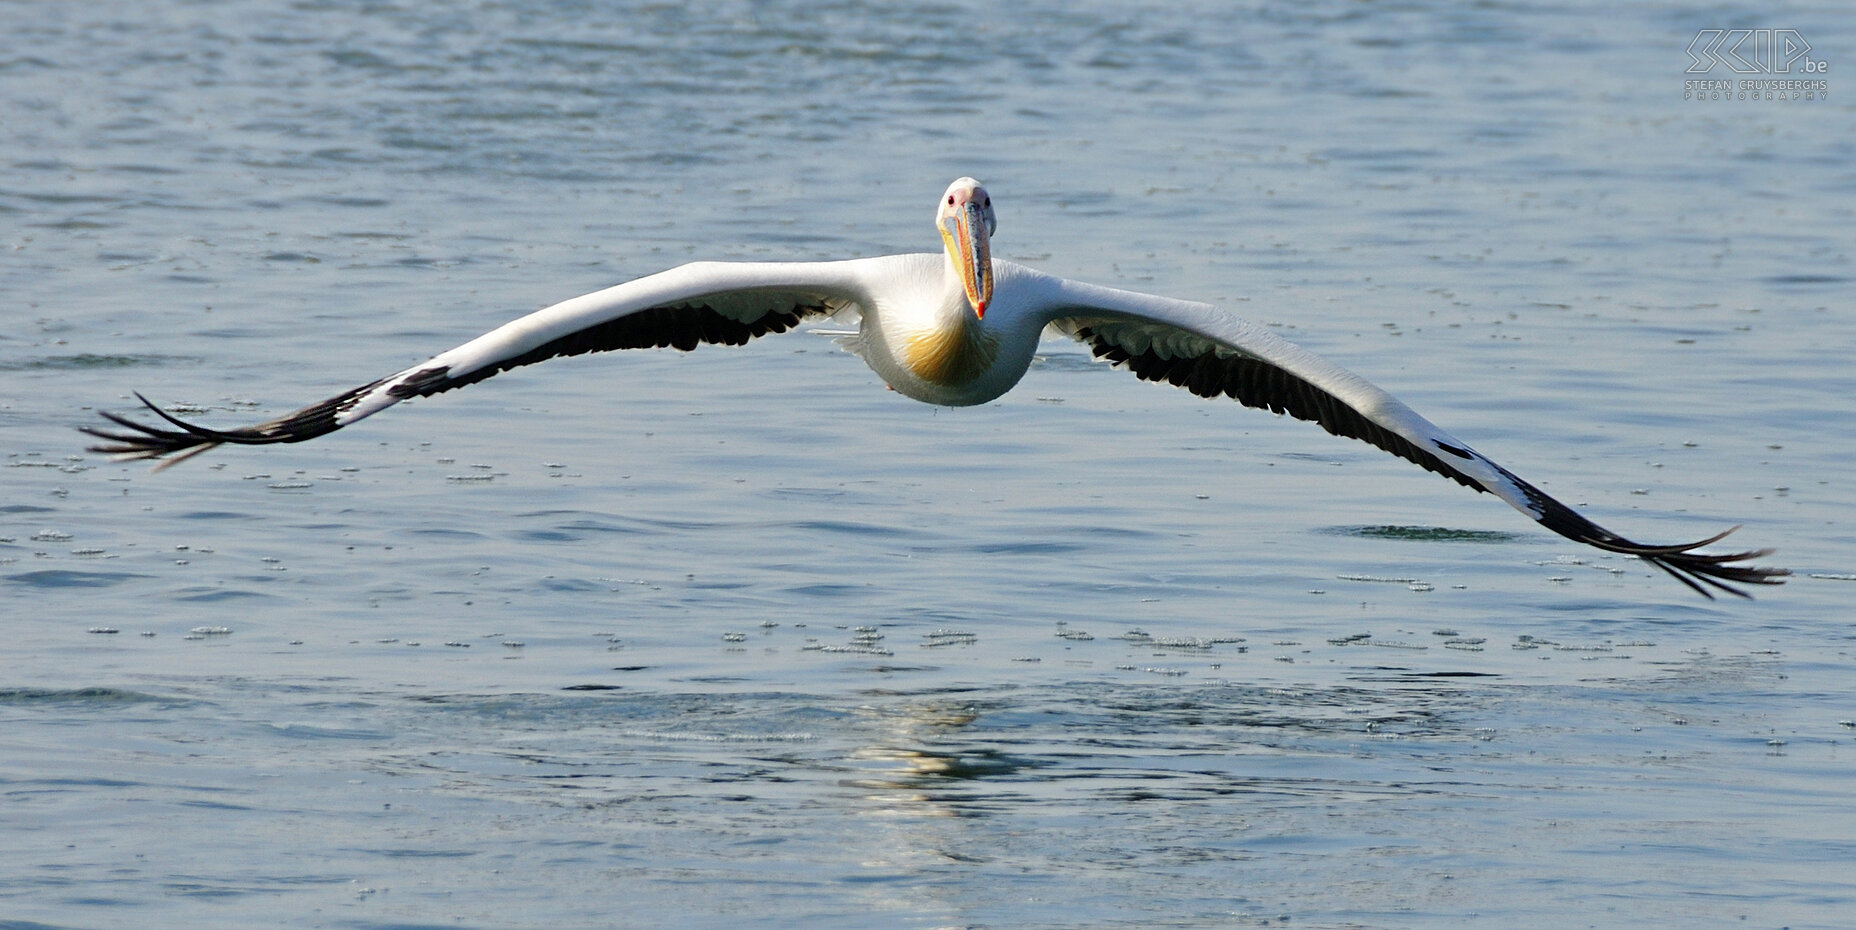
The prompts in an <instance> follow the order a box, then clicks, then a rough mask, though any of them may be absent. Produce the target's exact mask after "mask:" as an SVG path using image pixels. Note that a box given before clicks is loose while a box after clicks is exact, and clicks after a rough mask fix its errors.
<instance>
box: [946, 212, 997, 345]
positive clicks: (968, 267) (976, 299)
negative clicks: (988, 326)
mask: <svg viewBox="0 0 1856 930" xmlns="http://www.w3.org/2000/svg"><path fill="white" fill-rule="evenodd" d="M934 224H935V227H936V228H938V229H940V230H941V241H942V242H944V243H946V244H947V258H948V261H951V262H953V263H954V270H955V271H956V272H957V273H959V275H960V283H961V284H962V285H964V286H965V287H966V289H967V303H968V304H970V305H971V306H972V307H973V315H974V316H976V317H978V318H979V319H982V320H983V319H985V318H986V305H987V304H989V303H992V246H991V245H990V244H989V243H990V242H991V239H992V234H993V231H994V230H996V229H998V228H999V221H998V220H997V219H995V218H994V217H993V215H992V197H991V196H990V195H988V194H987V193H986V188H984V187H981V186H980V182H978V181H975V180H973V179H972V178H961V179H960V180H958V181H955V182H954V183H952V184H949V185H948V186H947V193H945V194H942V195H941V206H940V208H939V209H937V210H936V211H935V215H934Z"/></svg>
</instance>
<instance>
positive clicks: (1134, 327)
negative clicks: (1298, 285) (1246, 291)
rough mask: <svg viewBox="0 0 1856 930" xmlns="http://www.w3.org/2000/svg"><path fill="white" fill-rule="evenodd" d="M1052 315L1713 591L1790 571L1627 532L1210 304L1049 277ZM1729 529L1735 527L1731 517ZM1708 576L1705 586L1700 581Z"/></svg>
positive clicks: (1105, 352)
mask: <svg viewBox="0 0 1856 930" xmlns="http://www.w3.org/2000/svg"><path fill="white" fill-rule="evenodd" d="M1050 281H1051V285H1050V286H1051V288H1052V291H1053V294H1054V296H1055V299H1054V301H1053V307H1052V309H1051V310H1049V311H1048V314H1049V317H1050V323H1051V325H1052V326H1053V327H1054V328H1056V329H1058V330H1059V331H1061V332H1064V333H1067V334H1069V335H1070V336H1073V337H1074V338H1076V339H1077V340H1078V341H1080V342H1082V343H1084V344H1085V345H1087V346H1089V348H1090V350H1091V351H1093V352H1094V353H1095V354H1096V357H1098V358H1101V359H1105V360H1107V361H1108V362H1110V363H1112V364H1114V365H1116V366H1118V367H1121V368H1126V369H1128V370H1129V371H1132V372H1134V374H1135V375H1136V376H1137V377H1139V378H1142V379H1144V380H1147V381H1165V382H1167V383H1169V384H1174V385H1178V386H1179V387H1183V388H1185V389H1187V390H1189V391H1191V392H1193V393H1194V394H1197V395H1199V396H1200V397H1218V396H1221V395H1223V396H1228V397H1231V398H1233V399H1235V400H1237V401H1238V402H1239V403H1241V404H1244V405H1245V406H1247V407H1258V408H1262V409H1267V410H1271V411H1274V412H1276V413H1286V414H1288V415H1289V416H1292V417H1295V418H1297V419H1300V420H1309V421H1312V422H1315V423H1319V424H1321V426H1322V428H1324V429H1326V430H1327V431H1328V432H1330V433H1333V434H1334V435H1336V436H1346V437H1349V438H1352V439H1359V440H1362V441H1364V442H1368V443H1371V444H1372V445H1374V446H1377V447H1379V448H1381V449H1384V450H1385V451H1387V452H1390V453H1392V454H1393V455H1396V456H1398V457H1400V458H1402V459H1406V460H1408V461H1411V462H1415V463H1417V464H1418V465H1420V466H1422V467H1424V468H1426V469H1428V470H1430V471H1433V472H1436V473H1437V474H1440V475H1443V476H1444V477H1446V478H1450V479H1452V480H1454V481H1456V482H1458V483H1460V484H1463V485H1465V486H1467V487H1470V488H1474V489H1475V490H1478V491H1486V492H1488V493H1490V494H1494V495H1495V496H1497V497H1499V498H1501V499H1502V500H1505V501H1507V502H1508V503H1509V504H1511V505H1513V506H1514V507H1515V509H1517V510H1519V511H1521V512H1522V513H1525V514H1527V515H1528V516H1530V517H1532V518H1533V519H1534V520H1536V521H1538V522H1539V523H1540V524H1541V525H1542V526H1544V527H1546V528H1547V529H1550V530H1552V531H1554V532H1555V533H1558V534H1560V535H1561V536H1564V537H1566V538H1568V539H1572V540H1575V541H1578V542H1582V543H1585V544H1587V545H1591V546H1596V547H1598V548H1600V549H1604V550H1606V551H1609V552H1620V553H1626V554H1629V555H1634V556H1637V557H1639V558H1641V559H1643V560H1644V561H1647V562H1649V563H1650V564H1652V565H1655V566H1656V567H1658V568H1661V569H1663V570H1664V571H1666V572H1668V573H1669V574H1671V575H1673V576H1675V578H1676V579H1677V580H1679V581H1681V582H1682V583H1683V584H1686V585H1688V586H1689V587H1690V588H1693V589H1695V590H1696V591H1697V592H1699V593H1701V594H1702V595H1704V596H1707V597H1709V598H1712V597H1713V596H1714V595H1713V594H1711V593H1710V592H1709V591H1708V588H1709V587H1712V588H1715V589H1717V590H1721V591H1726V592H1728V593H1730V594H1737V595H1740V596H1742V597H1745V596H1747V594H1746V592H1745V591H1742V590H1740V589H1739V588H1737V587H1734V585H1736V584H1780V583H1782V581H1783V578H1784V576H1785V575H1788V574H1790V572H1789V571H1787V570H1786V569H1782V568H1762V567H1758V566H1753V565H1745V564H1740V563H1745V562H1747V561H1749V560H1752V559H1757V558H1760V557H1762V556H1765V555H1768V554H1770V553H1771V551H1772V550H1770V549H1758V550H1753V551H1748V552H1733V553H1725V554H1715V553H1703V552H1697V551H1696V550H1698V549H1700V548H1702V547H1703V546H1707V545H1710V544H1712V543H1715V542H1718V541H1719V540H1720V539H1721V538H1722V537H1724V536H1726V535H1727V533H1731V532H1733V530H1732V529H1729V530H1727V531H1726V532H1723V533H1720V534H1718V535H1715V536H1711V537H1709V538H1707V539H1703V540H1700V541H1698V542H1692V543H1685V544H1681V545H1673V546H1652V545H1644V544H1642V543H1637V542H1632V541H1631V540H1629V539H1625V538H1624V537H1622V536H1619V535H1618V534H1616V533H1613V532H1611V531H1610V530H1607V529H1605V528H1604V527H1601V526H1599V525H1598V524H1596V523H1593V522H1592V521H1591V520H1588V519H1586V518H1585V517H1582V516H1580V515H1579V514H1578V513H1577V512H1576V511H1574V510H1573V509H1572V508H1570V507H1568V506H1566V505H1565V504H1563V503H1561V502H1559V501H1557V500H1555V499H1554V498H1553V497H1551V496H1550V495H1548V494H1547V493H1546V492H1545V491H1542V490H1540V489H1539V488H1537V487H1534V486H1533V485H1531V484H1529V483H1527V482H1526V481H1523V480H1521V479H1520V478H1518V477H1516V476H1515V474H1514V473H1513V472H1510V471H1509V470H1507V469H1506V468H1503V467H1501V466H1500V465H1497V464H1495V462H1493V461H1492V460H1490V459H1489V458H1487V457H1485V456H1484V455H1482V454H1481V453H1479V452H1477V451H1476V450H1474V449H1472V448H1470V447H1469V446H1468V444H1466V443H1464V442H1463V441H1461V440H1459V439H1457V438H1456V437H1454V436H1451V435H1450V434H1449V433H1447V432H1444V431H1443V430H1442V429H1440V428H1438V427H1437V425H1436V424H1434V423H1432V422H1431V421H1429V420H1426V419H1425V418H1423V417H1421V416H1419V415H1418V414H1417V413H1415V412H1413V411H1412V409H1411V408H1410V407H1407V406H1405V404H1404V403H1402V402H1401V401H1399V400H1398V398H1396V397H1393V396H1392V395H1390V394H1388V393H1386V392H1385V391H1383V390H1381V389H1380V388H1378V387H1376V386H1374V385H1373V384H1371V383H1369V382H1368V381H1366V380H1365V379H1363V378H1361V377H1360V376H1358V375H1356V374H1354V373H1353V372H1350V371H1348V370H1346V369H1344V368H1341V367H1340V366H1338V365H1335V364H1333V363H1332V362H1329V361H1327V360H1326V359H1323V358H1321V357H1320V356H1317V355H1315V354H1314V353H1312V352H1309V351H1308V350H1306V349H1304V348H1302V347H1301V346H1298V345H1295V344H1294V343H1291V342H1288V341H1287V340H1284V339H1282V338H1280V337H1278V336H1276V335H1275V334H1273V333H1270V332H1268V331H1266V330H1264V329H1262V328H1260V327H1258V326H1256V325H1254V324H1252V323H1249V322H1246V321H1244V320H1241V319H1238V318H1237V317H1234V316H1231V315H1230V314H1227V313H1224V312H1222V311H1220V310H1218V309H1216V308H1214V307H1211V306H1208V305H1205V304H1198V303H1190V302H1186V301H1179V300H1170V299H1167V298H1162V297H1154V296H1151V295H1147V294H1137V293H1133V292H1129V291H1120V290H1114V289H1112V288H1103V287H1096V286H1093V285H1088V284H1081V283H1079V282H1075V281H1059V280H1057V279H1050ZM1736 529H1737V527H1736ZM1704 586H1705V587H1704Z"/></svg>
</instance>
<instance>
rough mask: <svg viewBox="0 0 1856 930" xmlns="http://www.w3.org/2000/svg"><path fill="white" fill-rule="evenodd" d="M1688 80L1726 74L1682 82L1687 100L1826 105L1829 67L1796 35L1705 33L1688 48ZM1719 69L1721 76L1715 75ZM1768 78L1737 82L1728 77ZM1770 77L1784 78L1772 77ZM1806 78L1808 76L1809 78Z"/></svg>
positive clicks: (1753, 31)
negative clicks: (1793, 102)
mask: <svg viewBox="0 0 1856 930" xmlns="http://www.w3.org/2000/svg"><path fill="white" fill-rule="evenodd" d="M1688 60H1689V66H1688V72H1687V73H1689V74H1709V75H1713V74H1722V75H1723V76H1721V77H1707V78H1691V79H1689V80H1685V81H1683V82H1682V99H1683V100H1826V99H1829V97H1830V81H1829V80H1828V79H1826V78H1824V77H1823V75H1827V74H1829V73H1830V62H1829V61H1826V60H1824V59H1822V58H1813V57H1811V43H1809V42H1806V41H1805V39H1804V36H1802V35H1799V34H1798V30H1796V29H1703V30H1701V31H1699V32H1697V33H1695V38H1694V40H1693V41H1691V42H1690V43H1689V44H1688ZM1717 66H1718V67H1720V68H1722V69H1723V70H1722V71H1721V72H1716V71H1715V70H1714V69H1715V68H1716V67H1717ZM1740 74H1745V75H1765V76H1764V77H1758V78H1744V79H1735V78H1733V77H1730V76H1727V75H1740ZM1771 75H1784V77H1772V76H1771ZM1806 75H1808V76H1806Z"/></svg>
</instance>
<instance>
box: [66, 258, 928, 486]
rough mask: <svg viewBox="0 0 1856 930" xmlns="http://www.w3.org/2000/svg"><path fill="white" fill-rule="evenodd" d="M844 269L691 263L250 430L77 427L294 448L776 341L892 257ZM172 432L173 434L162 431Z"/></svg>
mask: <svg viewBox="0 0 1856 930" xmlns="http://www.w3.org/2000/svg"><path fill="white" fill-rule="evenodd" d="M894 258H897V256H891V257H890V258H889V259H883V258H877V259H862V260H858V261H848V262H794V263H726V262H698V263H695V264H690V265H684V266H682V267H680V268H674V269H671V270H670V271H666V272H663V273H661V274H655V275H651V276H650V277H646V278H639V279H638V280H635V281H629V282H627V283H625V284H620V285H618V286H616V287H610V288H607V289H605V290H603V291H596V292H594V293H591V294H586V295H584V296H580V297H575V298H573V299H571V300H566V301H562V302H561V303H558V304H555V305H553V306H551V307H547V308H545V309H542V310H537V311H536V312H534V313H531V314H529V315H528V316H525V317H522V318H521V319H518V320H514V321H512V322H510V323H506V324H504V325H503V326H500V327H498V328H496V329H494V330H491V331H490V332H488V333H485V334H483V335H482V336H479V337H477V338H476V339H473V340H471V341H470V342H467V343H465V344H463V345H461V346H458V347H457V348H454V349H451V350H450V351H448V352H444V353H442V354H440V355H437V356H434V357H433V358H432V359H431V360H430V361H427V362H424V363H422V364H419V365H414V366H412V367H411V368H407V369H405V370H403V371H400V372H397V373H395V374H392V375H388V376H387V377H385V378H381V379H380V380H378V381H372V382H369V383H367V384H364V385H361V386H360V387H357V388H354V389H352V390H348V391H344V392H342V393H340V394H337V395H335V396H334V397H330V398H328V399H327V400H322V401H318V402H316V403H314V404H310V405H309V406H307V407H304V408H303V409H301V410H298V411H296V412H294V413H290V414H286V415H284V416H281V417H278V418H277V419H274V420H267V421H265V422H263V423H258V424H255V425H252V426H245V427H239V428H235V429H225V430H219V429H209V428H207V427H204V426H199V425H197V424H193V423H188V422H186V421H184V420H181V419H179V418H177V417H175V416H173V415H172V414H169V413H168V412H167V411H165V410H162V409H161V408H160V407H157V406H155V405H154V404H153V403H151V402H150V401H149V400H148V399H147V398H145V397H142V395H140V394H137V395H136V398H137V399H139V400H141V401H142V403H143V404H144V405H146V406H147V407H148V409H149V410H151V411H153V412H154V414H155V415H156V416H158V417H160V418H161V419H162V420H164V421H166V423H167V426H165V427H164V426H159V425H149V424H145V423H139V422H136V421H135V420H131V419H129V418H128V417H125V416H121V415H119V414H114V413H108V412H105V413H103V416H104V418H105V419H108V420H109V421H110V422H111V423H114V424H115V425H116V426H117V427H120V429H106V428H100V427H84V428H83V431H84V432H86V433H89V434H90V435H92V436H95V437H97V438H99V439H103V440H106V442H105V443H103V444H99V445H94V446H91V447H90V451H92V452H104V453H109V454H112V455H117V456H120V457H123V458H128V459H161V458H166V459H167V461H166V462H165V463H163V466H162V467H166V466H167V465H172V464H174V463H175V462H179V461H182V460H184V459H186V458H189V457H191V456H194V455H198V454H199V453H201V452H205V451H207V450H208V449H211V448H213V447H214V446H217V445H219V444H221V443H237V444H242V445H262V444H267V443H274V442H302V441H304V440H306V439H314V438H315V437H317V436H321V435H323V434H325V433H331V432H334V431H335V430H338V429H341V428H342V427H344V426H347V425H349V424H351V423H353V422H355V421H357V420H360V419H362V418H364V417H368V416H372V415H373V414H376V413H379V412H380V411H382V410H385V409H386V408H388V407H391V406H393V405H394V404H397V403H399V402H400V401H402V400H405V399H406V398H408V397H423V396H426V395H429V394H437V393H439V392H441V391H449V390H452V389H453V388H460V387H463V386H464V385H467V384H475V383H476V382H478V381H482V380H483V379H485V378H488V377H491V376H492V375H496V374H498V373H501V372H504V371H508V370H509V369H511V368H516V367H519V366H522V365H532V364H534V363H536V362H541V361H546V360H548V359H551V358H557V357H560V356H565V355H582V354H585V353H588V352H606V351H612V350H616V349H642V348H653V347H672V348H677V349H683V350H685V351H688V350H690V349H694V348H696V347H697V346H698V345H702V344H704V343H715V344H721V345H741V344H743V343H746V342H747V341H748V340H750V339H753V338H754V337H756V336H764V335H766V334H768V333H779V332H785V331H786V330H789V329H791V328H793V327H794V326H796V325H798V324H799V322H800V321H801V320H804V319H807V318H809V317H819V316H828V315H831V314H833V313H837V312H838V311H840V310H843V309H846V308H851V307H861V306H862V305H863V304H864V303H865V302H866V301H867V300H868V293H867V288H866V287H865V282H867V281H869V280H873V279H875V278H877V277H880V273H881V270H882V268H883V266H884V264H885V263H886V262H887V261H889V260H890V259H894ZM169 427H172V428H169Z"/></svg>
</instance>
